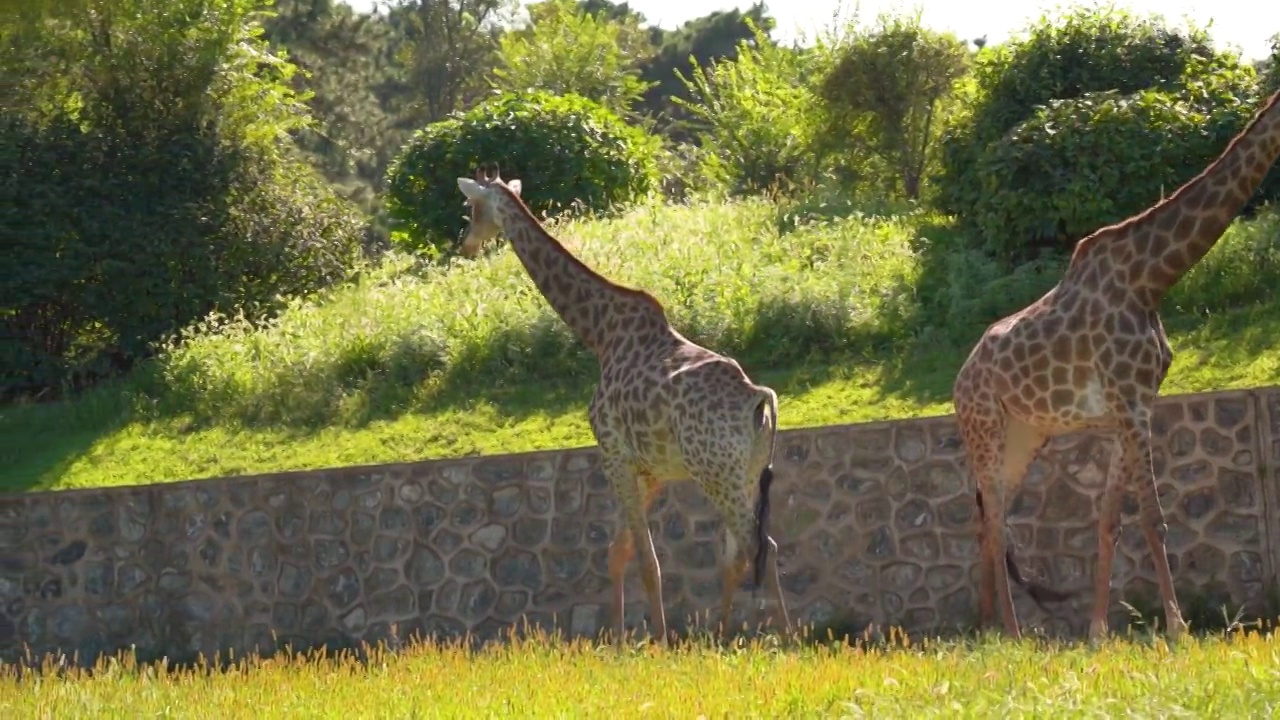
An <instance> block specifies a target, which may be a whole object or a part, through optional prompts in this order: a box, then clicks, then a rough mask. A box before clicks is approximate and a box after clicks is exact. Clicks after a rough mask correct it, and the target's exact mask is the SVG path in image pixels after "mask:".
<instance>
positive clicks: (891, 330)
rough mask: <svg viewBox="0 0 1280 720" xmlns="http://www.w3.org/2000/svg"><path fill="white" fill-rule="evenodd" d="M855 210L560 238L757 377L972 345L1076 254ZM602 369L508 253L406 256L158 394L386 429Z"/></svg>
mask: <svg viewBox="0 0 1280 720" xmlns="http://www.w3.org/2000/svg"><path fill="white" fill-rule="evenodd" d="M841 214H842V215H843V216H837V217H834V218H820V219H816V220H810V221H807V222H803V223H801V224H799V225H796V226H795V227H794V228H792V229H790V231H789V232H780V230H779V224H780V223H779V219H778V217H779V212H778V208H777V207H776V206H774V205H772V204H770V203H768V202H766V201H763V200H745V201H737V202H729V203H716V204H699V205H694V206H685V205H650V206H646V207H641V208H638V209H636V210H634V211H632V212H631V213H629V214H628V215H626V216H625V217H623V218H620V219H616V220H603V221H601V220H587V221H580V222H570V223H566V224H563V225H558V226H555V227H553V231H554V232H555V233H556V234H558V235H559V236H560V237H561V238H563V239H564V241H565V242H566V243H567V244H569V245H571V246H572V247H573V248H574V250H575V252H577V253H578V254H579V255H580V256H581V257H582V258H583V259H584V260H585V261H586V262H587V263H589V264H590V265H592V266H593V267H595V268H597V269H598V270H599V271H600V272H602V273H603V274H605V275H606V276H608V277H610V278H613V279H615V280H616V281H618V282H620V283H624V284H627V285H631V286H634V287H640V288H645V289H647V290H649V291H650V292H652V293H653V294H654V295H655V296H656V297H658V298H659V299H660V300H661V301H662V303H663V304H664V305H665V307H666V308H667V312H668V315H669V316H670V318H671V320H672V322H673V323H674V324H675V325H676V327H677V328H679V329H680V330H681V331H682V332H684V333H685V334H686V335H688V336H689V337H691V338H692V339H694V340H695V341H697V342H700V343H703V344H705V345H707V346H708V347H711V348H714V349H716V350H719V351H721V352H725V353H729V354H732V355H734V356H735V357H737V358H738V359H739V360H741V361H742V362H743V363H744V364H746V365H748V366H752V367H779V366H788V365H793V364H800V363H807V362H814V361H827V360H830V359H833V358H855V359H856V358H859V357H861V358H870V357H874V358H880V359H883V358H886V357H893V356H895V355H901V353H903V352H908V353H909V352H911V350H912V349H913V348H927V349H929V350H932V351H936V350H938V349H946V350H951V351H953V352H955V353H959V354H963V349H964V348H966V347H968V346H969V345H971V344H972V342H973V341H974V340H975V339H976V337H977V335H978V334H980V333H981V331H982V329H983V328H984V327H985V326H986V325H987V324H988V323H990V322H992V321H993V320H995V319H996V318H998V317H1000V316H1002V315H1004V314H1006V313H1008V312H1010V311H1011V310H1014V309H1016V308H1017V307H1021V306H1023V305H1025V304H1027V303H1029V302H1031V301H1032V300H1034V299H1035V298H1036V297H1038V296H1039V295H1040V294H1042V293H1044V292H1045V291H1046V290H1048V289H1049V288H1050V287H1052V285H1053V284H1054V283H1056V282H1057V280H1058V278H1059V277H1060V276H1061V271H1062V268H1063V260H1062V259H1046V260H1041V261H1037V262H1032V263H1028V264H1026V265H1022V266H1020V267H1018V268H1016V269H1014V270H1013V271H1012V272H1009V271H1008V270H1006V269H1005V268H1003V267H1001V266H1000V265H999V264H998V263H996V262H995V261H993V260H991V259H989V258H987V257H986V256H985V255H983V254H981V253H979V252H975V251H971V250H968V249H967V247H966V244H965V243H963V242H962V239H961V238H958V237H956V235H955V232H954V231H953V230H952V229H951V227H950V226H949V225H948V224H947V222H946V221H945V220H944V219H943V218H940V217H938V216H935V215H931V214H928V213H925V212H914V213H908V214H900V215H884V216H869V215H861V214H856V213H850V212H848V211H847V210H846V211H845V212H843V213H841ZM784 227H785V225H784ZM1278 237H1280V216H1278V215H1277V214H1275V213H1268V214H1266V215H1264V216H1263V217H1262V218H1261V219H1259V220H1256V221H1253V222H1242V223H1237V224H1235V225H1233V226H1232V228H1231V229H1230V230H1229V231H1228V233H1227V237H1226V238H1224V240H1223V241H1222V242H1221V243H1220V244H1219V247H1218V248H1216V249H1215V250H1214V251H1213V252H1212V253H1210V255H1209V256H1208V257H1206V258H1205V260H1204V261H1203V262H1202V263H1201V264H1200V265H1199V266H1197V267H1196V268H1195V269H1193V271H1192V272H1191V273H1190V275H1189V276H1188V277H1187V278H1186V279H1185V280H1184V282H1183V283H1181V284H1180V285H1178V286H1176V287H1175V289H1174V291H1173V293H1172V294H1171V297H1170V300H1169V302H1168V305H1169V307H1170V310H1169V312H1168V313H1167V314H1169V315H1173V316H1177V315H1180V314H1192V313H1194V314H1204V313H1210V312H1217V311H1223V310H1226V309H1231V308H1233V307H1237V306H1239V305H1242V304H1247V303H1250V302H1257V301H1259V300H1260V299H1263V298H1266V297H1267V295H1268V293H1269V289H1270V288H1274V287H1277V286H1280V249H1277V248H1278V247H1280V243H1277V242H1276V239H1277V238H1278ZM1174 320H1175V321H1176V318H1174ZM594 373H595V368H594V360H593V359H592V358H591V356H590V355H589V353H588V352H587V351H586V350H585V348H583V347H582V345H581V344H580V343H578V342H577V341H576V340H575V339H574V338H573V336H572V335H571V334H570V332H569V330H568V328H567V327H565V325H564V323H562V322H561V321H560V320H559V318H557V317H556V316H555V315H554V314H553V313H552V311H551V309H550V308H549V307H548V306H547V304H546V303H545V301H544V300H543V299H542V297H541V296H540V295H539V294H538V293H537V290H536V289H535V288H534V286H533V284H532V283H531V282H530V281H529V279H528V277H527V275H526V273H525V271H524V268H523V266H521V265H520V263H519V261H518V259H517V258H516V257H515V255H514V253H511V252H510V251H509V250H508V249H506V248H499V249H497V251H496V252H494V253H491V254H489V256H487V257H485V258H483V259H481V260H479V261H456V262H453V263H451V264H450V265H448V266H447V267H443V268H439V267H434V268H421V267H417V266H415V265H414V264H413V263H412V262H410V261H408V260H406V259H405V258H403V257H392V258H391V259H389V260H388V261H387V262H386V263H385V264H384V265H383V266H382V267H379V268H376V269H374V270H373V271H371V272H369V273H366V274H364V275H363V276H362V277H361V278H360V279H359V280H358V281H357V282H356V283H354V284H351V285H347V286H345V287H342V288H340V289H337V290H334V291H331V292H328V293H325V294H323V295H321V296H318V297H315V298H312V299H309V300H305V301H297V302H295V303H293V304H292V305H291V306H290V308H289V309H288V310H287V311H286V312H285V313H284V314H282V315H281V316H280V317H279V318H277V319H276V320H274V321H273V322H271V323H270V324H268V325H266V326H265V327H258V328H255V327H253V326H252V325H250V324H249V323H247V322H244V321H243V320H225V319H224V320H210V321H208V322H206V323H203V324H201V325H199V326H197V327H195V328H193V329H192V330H191V331H190V332H189V333H188V334H187V335H186V337H185V338H183V340H182V342H180V343H175V344H174V345H172V346H171V347H169V348H168V349H167V351H166V352H165V353H164V354H163V355H162V357H161V359H160V360H159V362H158V363H156V366H155V375H154V376H153V382H151V383H149V385H148V386H147V389H148V396H149V397H150V398H152V400H153V401H154V402H155V407H156V408H157V409H160V410H164V411H166V412H170V413H189V414H191V415H192V416H194V417H196V418H197V419H204V420H212V419H216V420H217V421H219V422H226V421H235V422H239V423H243V424H247V425H267V426H280V425H284V426H298V427H310V426H318V425H323V424H328V423H333V422H343V421H346V420H350V419H353V418H367V416H368V413H369V410H370V407H371V406H378V407H382V408H384V409H385V408H396V409H399V410H401V411H403V410H408V409H413V408H422V407H425V406H429V405H430V404H431V403H432V402H433V401H441V400H443V401H448V402H456V401H458V400H459V399H460V398H464V397H465V396H466V395H467V393H469V392H472V391H473V390H474V389H475V388H477V387H483V388H488V389H494V388H503V387H511V386H513V385H516V384H524V383H529V382H538V381H552V382H556V383H561V384H564V383H569V384H589V383H591V382H593V380H594Z"/></svg>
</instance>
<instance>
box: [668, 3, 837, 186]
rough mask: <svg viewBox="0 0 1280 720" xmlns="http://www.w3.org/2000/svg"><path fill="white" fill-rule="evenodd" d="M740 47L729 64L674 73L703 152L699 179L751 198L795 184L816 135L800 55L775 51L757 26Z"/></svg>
mask: <svg viewBox="0 0 1280 720" xmlns="http://www.w3.org/2000/svg"><path fill="white" fill-rule="evenodd" d="M752 29H753V31H754V33H755V35H754V37H753V38H752V41H751V42H747V41H742V42H741V43H740V44H739V46H738V56H737V58H736V59H735V60H732V61H720V62H716V63H713V64H712V65H711V67H710V69H707V70H704V69H703V68H701V67H699V66H694V68H693V70H692V73H691V77H686V76H685V75H684V74H683V73H680V74H679V76H680V79H681V80H682V81H683V82H684V84H685V86H686V88H687V89H688V91H689V94H690V96H691V98H692V99H691V100H684V99H683V98H672V100H673V101H674V102H676V103H677V104H678V105H680V106H681V107H683V108H685V109H686V110H687V111H688V112H689V114H690V116H691V117H692V118H693V120H692V121H691V122H690V124H691V126H693V127H695V128H697V135H698V137H699V140H700V143H701V145H702V146H703V147H704V148H706V149H707V151H708V152H707V154H706V155H705V163H704V165H703V171H704V174H705V179H706V180H710V181H718V182H722V183H725V184H726V185H727V186H728V187H729V189H730V190H731V191H732V192H734V193H754V192H760V191H764V190H767V189H770V188H776V187H778V186H787V185H790V184H793V183H797V182H801V181H802V180H803V179H804V178H805V177H806V176H810V175H812V174H813V173H814V171H815V170H816V164H815V162H814V161H815V159H816V158H815V155H814V154H813V153H812V152H811V150H812V142H813V138H814V134H815V129H816V125H817V123H816V121H815V119H814V113H813V112H812V108H813V107H814V106H815V104H816V103H815V100H816V98H815V95H814V93H813V90H812V88H811V87H810V74H811V73H810V72H809V71H810V64H809V58H808V56H806V55H804V54H801V53H799V52H797V51H795V50H792V49H789V48H784V47H780V46H779V45H777V44H775V43H774V42H772V41H771V40H769V38H768V36H767V35H766V34H765V32H764V31H763V30H761V29H760V28H757V27H754V25H753V26H752Z"/></svg>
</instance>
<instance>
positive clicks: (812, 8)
mask: <svg viewBox="0 0 1280 720" xmlns="http://www.w3.org/2000/svg"><path fill="white" fill-rule="evenodd" d="M345 1H346V2H347V3H348V4H349V5H351V6H352V7H354V8H356V9H357V10H368V9H369V7H371V6H372V5H373V2H374V0H345ZM856 1H857V0H844V2H843V6H844V15H846V16H847V15H848V14H849V12H848V11H849V10H850V9H851V8H852V7H854V3H855V2H856ZM522 4H526V3H523V2H522ZM630 4H631V8H632V9H634V10H636V11H638V12H640V13H643V14H644V16H645V18H647V19H648V21H649V22H650V23H652V24H656V25H658V26H660V27H663V28H667V29H671V28H675V27H678V26H679V25H680V24H681V23H683V22H685V21H686V20H692V19H694V18H697V17H701V16H703V15H708V14H710V13H712V12H714V11H716V10H729V9H732V8H734V7H738V8H742V9H746V8H748V7H750V6H751V3H750V2H749V1H748V2H728V1H727V0H630ZM841 4H842V3H840V2H838V1H837V0H776V1H775V2H770V3H767V5H768V8H769V14H770V15H772V16H773V17H774V18H776V19H777V20H778V28H777V30H776V31H775V32H774V34H773V36H774V37H775V38H776V39H778V40H780V41H782V42H789V41H791V40H792V39H794V38H795V37H796V35H797V30H799V31H801V32H803V33H805V34H807V35H809V36H812V35H814V34H815V33H816V32H817V31H820V30H821V29H823V28H824V27H826V26H827V25H829V24H830V22H831V19H832V15H833V13H835V12H836V11H837V10H838V9H840V6H841ZM1059 4H1060V3H1059V2H1058V0H969V1H967V2H966V0H861V2H860V3H858V7H859V16H860V17H861V18H862V19H863V22H867V21H871V20H874V19H875V17H876V15H877V14H878V13H881V12H885V11H892V10H904V11H909V10H911V9H913V8H919V9H922V10H923V14H922V15H921V18H922V21H923V23H924V24H925V25H926V26H928V27H932V28H934V29H936V30H950V31H952V32H954V33H956V35H958V36H959V37H961V38H964V39H967V40H972V39H973V38H978V37H982V36H984V35H985V36H986V38H987V40H988V42H991V43H998V42H1001V41H1003V40H1005V39H1006V38H1008V37H1009V35H1010V34H1011V33H1015V32H1018V31H1019V30H1021V29H1022V28H1023V27H1024V26H1025V25H1026V24H1027V23H1028V22H1029V21H1031V20H1034V19H1035V18H1037V17H1039V15H1040V14H1041V12H1043V11H1045V10H1052V9H1053V8H1054V7H1055V6H1057V5H1059ZM1115 4H1116V5H1118V6H1120V7H1126V8H1128V9H1130V10H1132V11H1135V12H1137V13H1141V14H1146V13H1149V12H1159V13H1161V14H1162V15H1164V16H1165V17H1166V18H1167V19H1169V20H1170V21H1172V22H1174V23H1179V22H1181V21H1182V19H1183V18H1184V17H1187V18H1190V19H1191V20H1192V21H1194V22H1195V23H1197V24H1199V25H1202V26H1203V25H1206V24H1208V23H1209V22H1210V21H1212V22H1213V25H1212V26H1210V28H1209V32H1210V34H1211V35H1212V36H1213V38H1214V40H1215V42H1216V43H1217V44H1218V45H1219V46H1220V47H1235V48H1236V49H1238V50H1240V51H1241V52H1242V53H1243V55H1244V57H1245V59H1247V60H1258V59H1261V58H1263V57H1266V56H1267V54H1269V53H1270V51H1271V46H1270V43H1269V42H1268V39H1269V38H1270V37H1271V35H1273V34H1275V33H1277V32H1280V2H1274V1H1273V0H1256V1H1254V0H1249V1H1247V2H1246V1H1245V0H1217V1H1216V2H1206V1H1205V0H1116V3H1115Z"/></svg>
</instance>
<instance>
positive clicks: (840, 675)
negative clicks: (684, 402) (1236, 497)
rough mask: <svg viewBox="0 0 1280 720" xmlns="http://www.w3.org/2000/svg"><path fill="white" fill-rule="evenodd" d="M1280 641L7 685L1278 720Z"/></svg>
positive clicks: (199, 709)
mask: <svg viewBox="0 0 1280 720" xmlns="http://www.w3.org/2000/svg"><path fill="white" fill-rule="evenodd" d="M1278 709H1280V644H1278V643H1277V641H1276V639H1275V637H1274V635H1264V634H1259V633H1256V632H1250V633H1233V634H1231V635H1218V636H1209V637H1204V638H1199V639H1187V640H1184V641H1182V642H1180V643H1178V644H1177V645H1175V646H1172V647H1170V646H1168V645H1166V644H1165V642H1164V641H1163V640H1161V639H1154V640H1151V639H1146V640H1139V639H1134V638H1117V639H1114V640H1111V641H1109V642H1106V643H1103V644H1101V645H1099V646H1098V647H1096V648H1091V647H1089V646H1088V645H1086V644H1081V643H1071V644H1065V643H1056V642H1047V641H1036V640H1024V641H1019V642H1011V641H1001V640H995V639H981V640H973V641H924V642H920V643H916V644H911V643H909V642H907V641H905V639H903V638H901V637H897V636H895V638H894V640H893V641H891V642H889V643H887V644H881V645H874V646H873V645H862V646H858V647H854V646H849V645H844V644H834V643H832V644H823V645H816V644H815V645H809V646H805V647H801V648H795V649H780V648H778V647H777V646H776V644H773V643H771V642H770V641H768V640H765V641H752V642H749V643H745V642H744V643H739V644H737V645H735V646H733V647H728V648H726V647H720V646H717V645H715V644H713V643H711V642H708V641H693V642H690V643H687V644H684V645H679V646H676V647H675V648H673V649H669V650H667V649H662V648H658V647H655V646H652V645H647V644H645V645H634V646H631V647H628V648H626V649H623V650H621V651H615V650H614V649H613V648H612V647H602V646H599V645H596V644H592V643H588V642H585V641H572V642H571V641H559V640H553V639H549V638H547V637H546V636H545V635H540V636H536V637H533V638H530V639H526V640H514V641H513V642H510V643H501V644H491V645H488V646H485V647H484V648H481V649H469V648H468V647H467V646H466V645H464V644H463V643H460V642H453V643H445V644H422V645H413V646H410V647H408V648H406V649H403V650H399V651H396V652H390V651H385V650H382V649H374V650H372V651H371V652H370V653H369V655H368V657H366V658H365V660H364V662H360V661H358V660H357V659H356V658H355V656H354V655H352V654H346V655H344V656H340V657H336V658H329V659H325V658H322V657H321V656H319V655H317V654H311V655H301V654H298V655H294V656H291V657H290V656H287V655H284V654H280V655H277V656H276V657H274V658H272V659H249V660H242V661H240V662H239V663H238V664H237V665H235V666H234V667H232V668H230V669H226V670H223V671H217V670H213V671H211V670H209V669H208V668H207V667H205V668H202V667H196V668H191V669H185V670H168V671H166V670H164V669H161V668H159V667H158V666H155V665H150V666H140V665H139V664H137V663H135V662H133V661H132V660H131V659H129V658H127V657H124V658H118V659H114V660H102V661H100V662H99V663H98V666H97V667H96V668H94V669H93V671H92V673H91V674H90V673H85V672H81V671H76V670H71V671H68V672H64V673H60V674H59V673H45V674H42V675H41V674H28V675H27V676H26V677H24V678H22V679H18V678H17V677H16V676H15V675H14V674H13V673H12V672H9V673H6V674H5V676H4V677H2V678H0V712H3V713H4V716H5V717H13V718H17V717H22V718H62V717H96V716H112V717H115V716H128V717H263V718H266V717H281V718H292V717H308V718H311V717H335V718H337V717H342V718H349V717H387V718H391V717H395V718H404V717H521V718H534V717H557V718H559V717H602V716H604V714H605V713H607V715H608V717H615V718H623V717H627V718H630V717H645V718H649V717H680V718H697V717H707V718H719V717H733V718H742V717H752V718H757V717H758V718H778V717H789V718H790V717H864V716H865V717H877V718H879V717H906V718H917V717H959V718H968V717H973V718H992V717H1001V718H1004V717H1041V716H1045V717H1078V716H1082V717H1214V718H1223V717H1242V718H1243V717H1250V718H1254V717H1257V718H1261V717H1274V716H1275V713H1276V711H1277V710H1278Z"/></svg>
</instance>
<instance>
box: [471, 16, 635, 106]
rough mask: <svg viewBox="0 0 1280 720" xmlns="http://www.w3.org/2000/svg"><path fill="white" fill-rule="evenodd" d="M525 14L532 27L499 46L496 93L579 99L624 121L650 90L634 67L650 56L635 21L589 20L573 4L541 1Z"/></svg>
mask: <svg viewBox="0 0 1280 720" xmlns="http://www.w3.org/2000/svg"><path fill="white" fill-rule="evenodd" d="M528 9H529V18H530V25H529V26H528V27H527V28H524V29H522V30H518V31H515V32H509V33H506V34H505V35H503V36H502V39H501V40H500V41H499V55H500V57H501V65H500V66H499V67H497V68H495V69H494V71H493V75H494V80H493V86H494V88H496V89H498V90H499V91H503V92H532V91H539V90H541V91H546V92H549V93H551V94H552V95H581V96H582V97H585V98H587V99H589V100H594V101H595V102H598V103H600V104H601V105H603V106H604V107H606V108H608V109H609V110H611V111H613V112H614V113H617V114H618V115H621V116H626V115H627V114H628V113H629V112H630V111H631V108H632V106H633V105H634V104H635V103H636V102H637V101H638V100H639V99H640V98H641V96H643V94H644V92H645V90H647V89H648V88H649V87H650V85H651V83H645V82H643V81H642V80H640V77H639V76H640V70H639V69H638V67H637V63H639V62H641V61H643V60H645V59H646V58H647V56H649V55H651V54H652V53H653V46H652V45H651V44H650V42H649V35H648V33H647V32H645V31H644V30H643V29H642V28H641V27H640V23H639V20H638V19H637V18H636V17H635V16H633V15H632V16H625V17H623V18H621V19H613V18H609V17H605V16H603V15H599V16H598V15H592V14H588V13H587V12H586V11H584V10H582V9H580V8H579V6H578V3H577V2H576V0H543V2H539V3H533V4H531V5H529V6H528Z"/></svg>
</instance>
